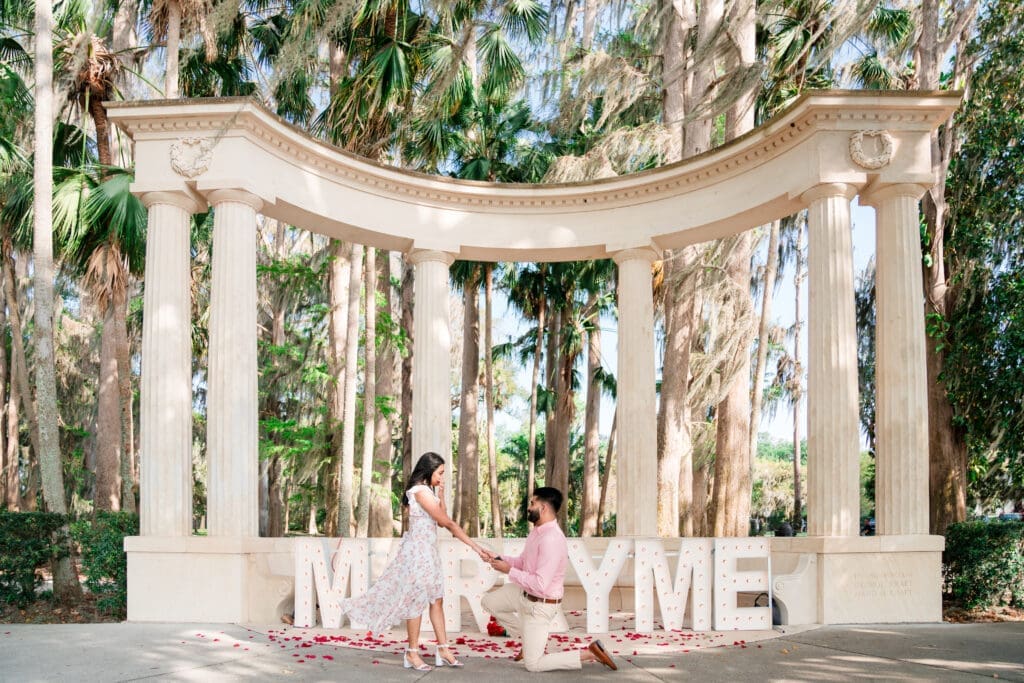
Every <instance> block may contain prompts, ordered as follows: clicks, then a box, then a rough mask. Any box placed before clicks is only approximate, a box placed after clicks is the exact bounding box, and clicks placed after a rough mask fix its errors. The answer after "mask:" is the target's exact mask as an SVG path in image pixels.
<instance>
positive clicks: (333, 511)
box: [324, 240, 352, 536]
mask: <svg viewBox="0 0 1024 683" xmlns="http://www.w3.org/2000/svg"><path fill="white" fill-rule="evenodd" d="M330 248H331V266H330V276H329V290H330V291H329V296H330V308H331V311H330V318H329V320H328V342H327V344H328V347H327V366H328V368H329V370H330V373H331V379H332V380H333V381H334V387H333V390H332V391H331V392H330V402H329V403H328V405H327V423H328V426H329V427H328V428H329V430H330V434H331V456H330V460H329V462H328V464H327V470H326V472H325V475H324V505H325V507H326V512H327V516H326V519H325V520H324V533H325V534H326V535H328V536H337V535H339V531H338V519H339V514H340V513H339V509H338V502H339V500H340V495H341V494H340V491H341V472H342V469H341V460H342V438H341V427H342V424H343V423H344V421H345V367H346V366H345V350H346V348H347V344H348V317H347V316H348V307H349V281H350V280H351V278H352V275H351V268H352V247H351V245H348V244H346V243H344V242H341V241H339V240H332V241H331V247H330Z"/></svg>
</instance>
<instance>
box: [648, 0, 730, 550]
mask: <svg viewBox="0 0 1024 683" xmlns="http://www.w3.org/2000/svg"><path fill="white" fill-rule="evenodd" d="M665 10H666V11H667V12H669V15H668V19H667V21H668V22H669V23H668V25H667V27H666V30H665V32H664V34H663V49H662V52H663V54H664V62H663V71H664V82H665V83H664V88H665V89H664V92H663V94H662V116H663V119H664V121H665V122H666V126H667V127H668V128H669V131H670V132H671V134H672V143H671V146H670V147H669V153H668V155H667V156H666V161H667V162H669V163H671V162H674V161H678V160H679V159H681V158H684V157H686V156H691V155H694V154H699V153H700V152H702V151H705V150H707V149H708V148H709V147H710V146H711V120H710V118H709V117H707V116H705V117H704V119H703V120H694V121H692V122H691V123H690V124H688V125H687V126H685V127H684V124H683V122H684V120H685V115H686V113H687V112H688V111H689V110H691V109H694V110H696V109H698V108H699V106H700V103H701V102H702V101H703V99H704V98H705V97H709V96H710V93H709V88H710V85H711V82H712V81H713V78H714V62H713V60H712V59H711V58H710V54H711V53H708V52H705V53H704V54H706V55H708V56H706V57H705V59H704V60H703V61H702V62H701V63H699V64H695V65H694V67H693V70H692V72H691V71H690V70H688V69H687V66H686V64H687V59H688V55H689V52H688V49H687V45H688V42H689V41H688V36H687V33H688V30H689V27H691V26H693V25H694V24H695V23H696V21H697V7H696V3H695V2H692V1H688V2H683V3H680V4H677V3H666V6H665ZM723 11H724V10H723V8H722V4H721V2H720V0H712V2H710V3H708V4H707V5H705V6H704V7H702V11H701V14H700V22H701V23H700V24H699V25H698V27H697V28H698V32H697V43H698V45H697V46H696V47H699V48H700V49H701V50H706V47H705V46H706V45H707V44H708V43H709V42H711V41H712V40H713V38H714V32H715V30H716V27H717V25H718V23H719V22H720V21H721V15H722V12H723ZM691 88H693V89H694V90H693V92H691ZM698 254H699V251H698V249H697V248H696V247H686V248H684V249H675V250H671V251H669V252H668V253H667V254H665V258H664V260H663V261H662V264H663V266H662V267H663V268H664V281H665V286H664V300H663V304H664V306H663V307H664V312H665V351H664V355H663V357H662V370H661V376H662V382H661V400H660V401H659V403H658V421H657V430H658V433H657V438H656V442H657V458H658V480H657V497H658V498H657V505H658V534H659V535H660V536H675V535H676V534H677V533H682V534H683V535H684V536H689V535H692V534H693V496H692V494H691V489H692V479H693V474H692V473H693V442H692V439H691V436H690V406H689V400H688V393H689V381H690V347H691V346H692V344H693V298H694V290H693V288H692V287H690V288H684V287H681V286H680V285H681V284H682V278H683V276H684V274H685V273H686V271H687V269H688V268H689V267H690V266H691V264H692V263H693V262H694V261H695V260H696V258H697V257H698Z"/></svg>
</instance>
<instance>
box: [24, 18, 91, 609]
mask: <svg viewBox="0 0 1024 683" xmlns="http://www.w3.org/2000/svg"><path fill="white" fill-rule="evenodd" d="M35 26H36V35H35V42H36V45H35V57H36V61H35V100H36V102H35V141H34V142H35V145H34V149H35V154H36V156H35V167H34V169H33V170H34V176H35V177H34V183H35V197H34V206H33V208H34V211H35V214H34V217H33V238H32V252H33V253H32V256H33V259H32V265H33V267H34V269H35V272H34V277H33V288H32V291H33V299H34V304H35V330H34V331H33V338H34V340H35V356H34V364H35V370H36V401H37V404H38V427H39V450H38V451H37V453H38V457H39V468H40V473H41V475H42V480H43V501H44V503H45V505H46V509H47V510H48V511H50V512H56V513H58V514H61V515H66V514H67V511H68V508H67V501H66V500H65V499H64V473H63V467H62V463H61V457H60V434H59V432H58V430H57V424H58V420H59V415H58V412H57V380H56V368H55V362H54V350H53V308H54V306H53V298H54V292H53V281H54V272H53V164H52V160H53V112H54V109H53V45H52V43H53V8H52V7H51V5H50V3H47V2H37V3H36V10H35ZM30 396H31V394H29V393H28V392H27V390H26V392H25V403H26V404H30V403H31V399H30ZM62 532H63V533H64V534H66V533H67V527H66V526H65V527H64V529H63V530H62ZM65 537H66V536H65ZM52 566H53V594H54V595H55V596H56V597H57V599H58V600H61V601H66V600H69V599H75V598H77V597H79V596H80V595H81V594H82V589H81V586H80V585H79V583H78V576H77V574H76V573H75V569H74V567H73V566H72V564H71V557H70V556H64V557H62V558H60V559H57V560H54V562H53V565H52Z"/></svg>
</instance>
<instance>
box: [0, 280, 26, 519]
mask: <svg viewBox="0 0 1024 683" xmlns="http://www.w3.org/2000/svg"><path fill="white" fill-rule="evenodd" d="M3 277H4V269H3V268H0V287H2V286H3ZM6 328H7V307H6V306H5V305H3V304H0V339H2V338H3V335H4V334H5V333H6ZM7 405H8V404H7V349H6V348H5V347H4V345H0V506H3V507H6V508H7V509H8V510H10V511H11V512H16V511H17V510H18V507H19V506H18V504H17V496H16V495H12V492H14V491H17V490H19V489H20V488H21V482H20V481H19V473H18V466H19V463H18V457H17V451H9V450H8V448H7V442H6V437H7V433H6V432H5V431H4V422H3V418H4V416H6V417H7V418H8V419H10V414H9V413H8V412H7ZM12 456H13V457H12ZM15 482H17V488H15ZM12 501H13V502H14V503H15V504H14V505H11V502H12Z"/></svg>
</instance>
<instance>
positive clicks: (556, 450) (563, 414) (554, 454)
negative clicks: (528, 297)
mask: <svg viewBox="0 0 1024 683" xmlns="http://www.w3.org/2000/svg"><path fill="white" fill-rule="evenodd" d="M562 315H563V316H564V318H568V316H569V315H570V313H569V312H568V311H563V312H562ZM564 318H563V319H564ZM559 361H560V362H559V365H558V377H557V378H556V381H555V412H556V414H557V415H558V421H557V428H556V429H555V431H554V435H553V436H554V438H553V440H552V441H551V443H550V444H548V445H547V452H548V454H549V455H548V457H550V459H551V478H550V479H549V480H548V483H547V485H548V486H554V487H555V488H556V489H558V490H559V491H561V492H562V495H563V496H564V497H565V498H566V500H568V498H569V459H570V455H571V454H570V452H569V448H570V439H569V437H570V433H571V431H572V423H573V419H574V417H575V410H576V401H575V392H574V391H573V389H572V369H573V367H574V366H575V365H576V356H575V354H572V353H566V351H565V349H562V352H561V354H560V357H559ZM568 521H569V506H568V505H563V506H562V508H561V509H560V510H559V511H558V523H559V525H560V526H561V527H562V528H563V529H568V528H569V527H568Z"/></svg>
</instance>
